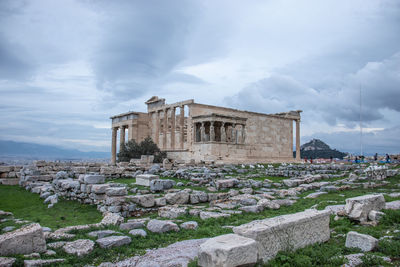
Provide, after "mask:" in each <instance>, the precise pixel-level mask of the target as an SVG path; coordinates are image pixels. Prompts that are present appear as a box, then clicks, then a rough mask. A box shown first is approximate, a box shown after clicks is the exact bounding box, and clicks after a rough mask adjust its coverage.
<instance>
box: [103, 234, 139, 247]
mask: <svg viewBox="0 0 400 267" xmlns="http://www.w3.org/2000/svg"><path fill="white" fill-rule="evenodd" d="M131 242H132V239H131V238H130V237H129V236H108V237H103V238H100V239H97V240H96V243H97V244H99V246H100V247H101V248H111V247H120V246H124V245H128V244H129V243H131Z"/></svg>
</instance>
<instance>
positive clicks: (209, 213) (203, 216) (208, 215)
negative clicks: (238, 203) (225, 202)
mask: <svg viewBox="0 0 400 267" xmlns="http://www.w3.org/2000/svg"><path fill="white" fill-rule="evenodd" d="M199 215H200V219H202V220H207V219H210V218H220V217H229V216H230V215H229V214H226V213H221V212H213V211H201V212H200V214H199Z"/></svg>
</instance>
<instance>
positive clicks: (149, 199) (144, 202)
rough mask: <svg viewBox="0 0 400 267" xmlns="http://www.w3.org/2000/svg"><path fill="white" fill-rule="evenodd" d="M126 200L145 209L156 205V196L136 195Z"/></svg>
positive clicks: (127, 197)
mask: <svg viewBox="0 0 400 267" xmlns="http://www.w3.org/2000/svg"><path fill="white" fill-rule="evenodd" d="M125 199H126V200H127V201H131V202H133V203H136V204H139V205H140V206H142V207H144V208H151V207H153V206H154V204H155V200H154V195H152V194H147V195H135V196H126V197H125Z"/></svg>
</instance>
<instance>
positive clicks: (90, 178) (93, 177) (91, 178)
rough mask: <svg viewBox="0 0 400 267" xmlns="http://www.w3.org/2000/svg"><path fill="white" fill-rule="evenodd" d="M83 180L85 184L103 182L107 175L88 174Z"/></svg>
mask: <svg viewBox="0 0 400 267" xmlns="http://www.w3.org/2000/svg"><path fill="white" fill-rule="evenodd" d="M83 180H84V182H85V184H103V183H104V182H105V181H106V177H105V176H104V175H98V174H87V175H85V177H84V178H83Z"/></svg>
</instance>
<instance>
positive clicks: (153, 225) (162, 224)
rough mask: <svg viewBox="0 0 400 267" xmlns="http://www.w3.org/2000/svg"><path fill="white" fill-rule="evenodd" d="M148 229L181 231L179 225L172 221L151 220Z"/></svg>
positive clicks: (156, 231) (162, 231)
mask: <svg viewBox="0 0 400 267" xmlns="http://www.w3.org/2000/svg"><path fill="white" fill-rule="evenodd" d="M147 229H148V230H149V231H151V232H153V233H164V232H169V231H175V232H178V231H179V227H178V225H176V224H175V223H173V222H170V221H160V220H150V221H149V222H148V223H147Z"/></svg>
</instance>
